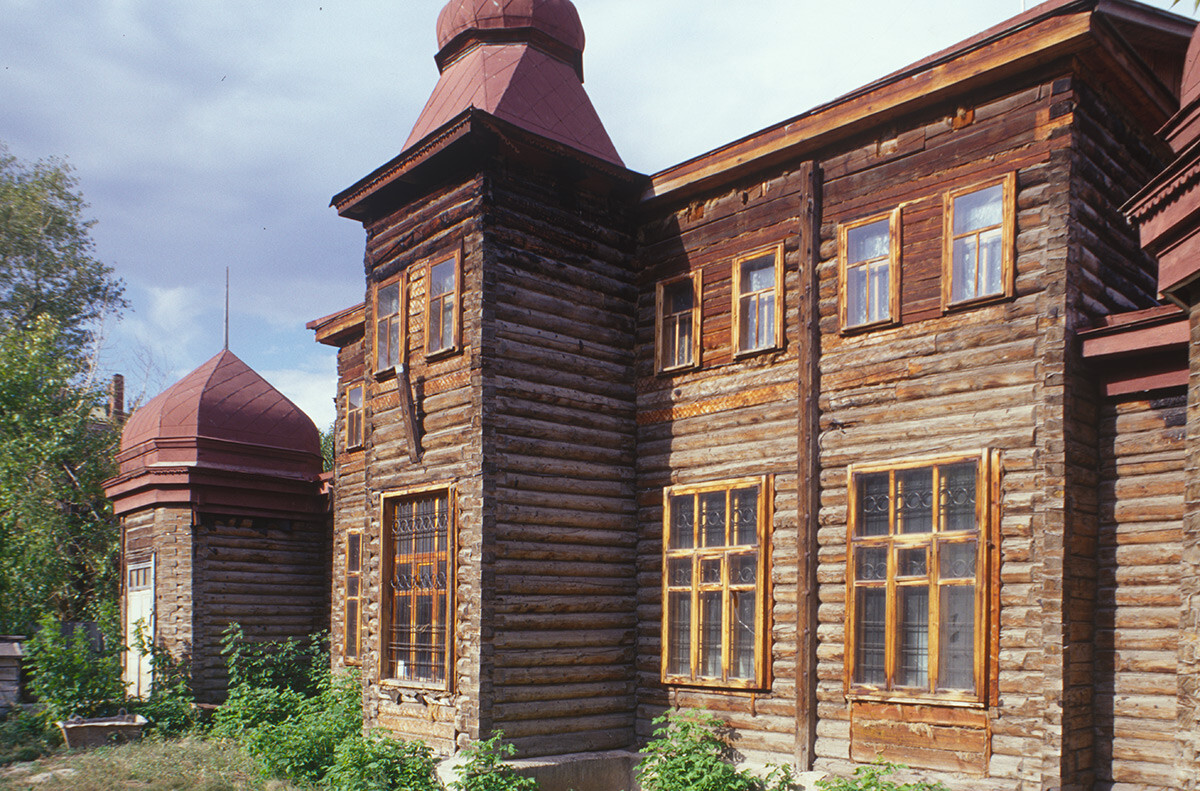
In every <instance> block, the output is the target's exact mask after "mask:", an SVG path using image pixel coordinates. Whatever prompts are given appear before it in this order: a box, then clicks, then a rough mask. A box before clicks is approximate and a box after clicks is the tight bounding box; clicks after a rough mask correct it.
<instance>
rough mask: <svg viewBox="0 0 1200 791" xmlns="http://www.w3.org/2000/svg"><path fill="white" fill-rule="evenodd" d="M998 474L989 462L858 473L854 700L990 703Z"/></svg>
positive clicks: (929, 463) (945, 460) (854, 493)
mask: <svg viewBox="0 0 1200 791" xmlns="http://www.w3.org/2000/svg"><path fill="white" fill-rule="evenodd" d="M997 466H998V465H997V464H995V463H993V462H992V460H991V459H990V457H989V454H987V453H975V454H972V455H970V456H953V457H942V458H935V459H923V460H912V461H901V462H891V463H887V464H880V465H852V466H851V468H850V475H849V482H850V489H849V503H850V508H849V520H848V521H849V531H848V532H849V536H848V551H847V579H848V594H849V595H848V601H847V624H846V643H847V650H846V662H847V685H848V688H849V690H850V692H851V694H853V695H861V696H866V697H871V696H875V695H878V696H883V697H917V698H920V697H937V698H939V699H950V700H955V699H957V700H962V701H972V702H978V701H981V700H982V699H983V688H984V685H985V672H986V671H985V668H986V665H987V657H986V654H987V648H986V646H987V632H988V629H987V626H988V622H989V621H988V606H989V605H988V568H989V553H988V541H989V535H990V530H991V525H990V521H991V516H990V514H991V510H990V505H989V504H990V499H991V481H992V479H993V472H994V468H995V467H997Z"/></svg>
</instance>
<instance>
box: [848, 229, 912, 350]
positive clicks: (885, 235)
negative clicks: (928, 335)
mask: <svg viewBox="0 0 1200 791" xmlns="http://www.w3.org/2000/svg"><path fill="white" fill-rule="evenodd" d="M838 236H839V240H838V249H839V250H840V251H841V261H840V263H841V270H842V271H841V279H840V284H841V312H842V327H843V329H851V328H857V327H868V326H873V325H876V324H882V323H884V322H891V321H895V320H896V319H897V318H898V317H899V312H900V310H899V308H900V209H899V208H896V209H895V210H893V211H892V212H891V213H889V214H886V215H884V216H882V217H880V216H875V217H871V218H868V219H865V220H858V221H857V222H851V223H846V224H844V225H842V226H840V227H839V228H838Z"/></svg>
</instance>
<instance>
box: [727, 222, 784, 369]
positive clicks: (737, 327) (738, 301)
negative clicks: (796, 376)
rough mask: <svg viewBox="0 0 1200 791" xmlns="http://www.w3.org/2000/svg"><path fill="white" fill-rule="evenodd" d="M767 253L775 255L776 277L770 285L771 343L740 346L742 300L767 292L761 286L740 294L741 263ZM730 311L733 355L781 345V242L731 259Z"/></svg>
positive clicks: (765, 350) (742, 355) (758, 352)
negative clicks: (771, 306) (771, 307)
mask: <svg viewBox="0 0 1200 791" xmlns="http://www.w3.org/2000/svg"><path fill="white" fill-rule="evenodd" d="M767 255H774V256H775V278H774V282H773V284H772V286H771V289H770V291H771V294H772V297H773V301H774V307H773V312H774V322H773V329H772V333H773V338H772V343H770V344H769V345H765V346H755V347H751V348H745V349H744V348H742V340H743V339H742V302H743V301H744V300H745V299H749V298H754V297H757V296H760V295H762V294H766V293H767V289H761V290H759V291H754V292H750V293H742V290H741V286H742V265H743V264H745V263H746V262H748V261H753V260H755V259H758V258H763V257H766V256H767ZM732 275H733V278H732V279H733V286H732V289H731V290H732V292H733V313H732V322H731V332H732V341H733V356H734V357H735V358H737V357H747V356H749V355H752V354H761V353H762V352H769V351H774V350H775V349H780V348H782V347H783V306H784V300H783V243H782V242H781V243H779V244H773V245H768V246H766V247H760V248H758V249H756V250H751V251H750V252H748V253H745V254H743V255H739V256H737V257H736V258H734V259H733V272H732Z"/></svg>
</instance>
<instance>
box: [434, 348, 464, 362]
mask: <svg viewBox="0 0 1200 791" xmlns="http://www.w3.org/2000/svg"><path fill="white" fill-rule="evenodd" d="M459 351H461V349H459V347H457V346H449V347H447V348H445V349H438V350H437V351H434V352H426V353H425V361H426V362H434V361H436V360H442V359H445V358H447V357H453V356H454V355H456V354H458V353H459Z"/></svg>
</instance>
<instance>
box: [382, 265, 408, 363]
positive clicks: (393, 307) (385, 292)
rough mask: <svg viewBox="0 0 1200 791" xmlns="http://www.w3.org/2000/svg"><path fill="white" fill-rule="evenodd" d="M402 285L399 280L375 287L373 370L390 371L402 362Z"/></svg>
mask: <svg viewBox="0 0 1200 791" xmlns="http://www.w3.org/2000/svg"><path fill="white" fill-rule="evenodd" d="M403 304H404V286H403V283H401V281H400V280H393V281H392V282H390V283H384V284H383V285H381V286H379V288H377V289H375V370H376V371H390V370H392V369H394V368H395V367H396V366H397V365H399V364H400V363H402V362H404V356H403V354H402V350H403V349H404V317H403V314H402V313H401V310H400V308H401V305H403Z"/></svg>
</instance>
